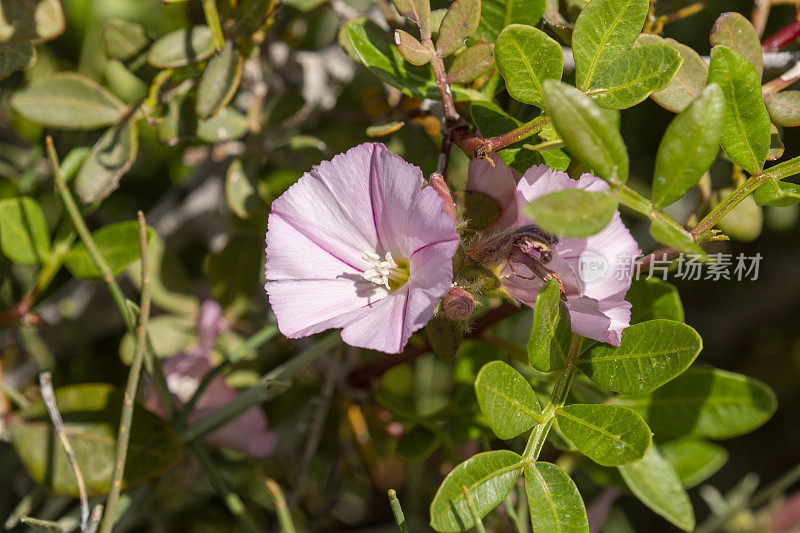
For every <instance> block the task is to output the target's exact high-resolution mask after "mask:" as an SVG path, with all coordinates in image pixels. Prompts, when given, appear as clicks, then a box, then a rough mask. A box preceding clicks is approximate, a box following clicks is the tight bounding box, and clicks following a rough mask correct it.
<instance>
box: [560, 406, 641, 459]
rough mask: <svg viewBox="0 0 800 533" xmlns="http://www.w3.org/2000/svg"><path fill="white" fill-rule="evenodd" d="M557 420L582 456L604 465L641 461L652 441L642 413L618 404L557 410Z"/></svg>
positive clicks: (565, 407)
mask: <svg viewBox="0 0 800 533" xmlns="http://www.w3.org/2000/svg"><path fill="white" fill-rule="evenodd" d="M556 421H558V427H559V428H560V429H561V432H562V433H563V434H564V435H565V436H566V437H567V438H568V439H569V440H571V441H572V443H573V444H574V445H575V447H576V448H578V450H579V451H580V452H581V453H582V454H584V455H585V456H587V457H588V458H590V459H591V460H592V461H594V462H596V463H597V464H599V465H602V466H617V465H621V464H625V463H630V462H633V461H638V460H639V459H641V458H642V457H644V456H645V454H646V453H647V450H648V448H649V447H650V443H651V442H652V438H651V436H650V428H649V427H647V424H646V423H645V421H644V420H642V417H641V416H639V413H637V412H636V411H634V410H633V409H628V408H626V407H620V406H618V405H604V404H573V405H566V406H564V407H561V408H560V409H556Z"/></svg>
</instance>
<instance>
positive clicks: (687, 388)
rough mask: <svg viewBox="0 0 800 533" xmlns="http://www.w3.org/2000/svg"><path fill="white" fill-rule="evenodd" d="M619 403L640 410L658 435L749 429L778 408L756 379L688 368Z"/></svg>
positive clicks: (725, 435) (732, 433)
mask: <svg viewBox="0 0 800 533" xmlns="http://www.w3.org/2000/svg"><path fill="white" fill-rule="evenodd" d="M619 402H620V404H621V405H625V406H628V407H631V408H632V409H636V410H637V411H639V412H640V413H641V414H642V416H643V417H644V418H645V420H647V422H648V423H649V424H650V426H651V427H652V428H653V431H655V432H656V435H657V436H658V437H676V436H687V435H692V436H696V437H706V438H711V439H729V438H731V437H736V436H739V435H744V434H745V433H749V432H750V431H753V430H754V429H756V428H757V427H760V426H761V425H762V424H764V423H765V422H766V421H767V420H769V419H770V417H771V416H772V414H773V413H774V412H775V408H776V407H777V402H776V400H775V393H773V392H772V390H771V389H770V388H769V387H767V386H766V385H764V384H763V383H761V382H760V381H757V380H755V379H752V378H748V377H747V376H743V375H741V374H735V373H733V372H726V371H724V370H717V369H714V368H697V369H692V370H689V371H687V372H686V373H685V374H683V375H682V376H680V377H678V378H677V379H675V380H673V381H671V382H670V383H668V384H666V385H664V386H663V387H662V388H660V389H659V390H657V391H653V392H651V393H649V394H644V395H637V396H620V398H619Z"/></svg>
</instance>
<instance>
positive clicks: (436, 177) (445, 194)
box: [428, 172, 456, 220]
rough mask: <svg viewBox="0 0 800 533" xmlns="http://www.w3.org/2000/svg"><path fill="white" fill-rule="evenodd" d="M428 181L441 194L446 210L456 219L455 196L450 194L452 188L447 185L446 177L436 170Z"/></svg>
mask: <svg viewBox="0 0 800 533" xmlns="http://www.w3.org/2000/svg"><path fill="white" fill-rule="evenodd" d="M428 182H429V183H430V184H431V187H433V190H434V191H436V193H437V194H438V195H439V198H441V199H442V201H443V202H444V210H445V212H446V213H447V214H448V215H450V218H452V219H453V220H455V219H456V204H455V203H453V197H452V195H451V194H450V189H449V188H448V187H447V183H445V181H444V177H443V176H442V175H441V174H439V173H438V172H434V173H433V174H431V178H430V179H429V180H428Z"/></svg>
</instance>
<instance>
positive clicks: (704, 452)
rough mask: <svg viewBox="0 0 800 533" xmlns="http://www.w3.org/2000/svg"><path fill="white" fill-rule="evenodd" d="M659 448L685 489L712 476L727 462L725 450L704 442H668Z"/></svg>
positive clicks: (683, 440) (680, 440) (661, 444)
mask: <svg viewBox="0 0 800 533" xmlns="http://www.w3.org/2000/svg"><path fill="white" fill-rule="evenodd" d="M659 447H660V448H661V453H662V454H663V455H664V457H665V458H666V459H667V461H669V462H670V464H672V467H673V468H674V469H675V472H676V473H677V474H678V477H679V478H680V479H681V483H683V486H684V487H686V488H687V489H690V488H692V487H696V486H697V485H699V484H700V483H702V482H703V481H705V480H707V479H708V478H710V477H711V476H713V475H714V474H715V473H717V471H719V469H720V468H722V466H723V465H724V464H725V463H726V462H727V461H728V452H727V451H726V450H725V448H723V447H722V446H720V445H719V444H715V443H713V442H707V441H704V440H695V439H678V440H670V441H667V442H663V443H660V444H659Z"/></svg>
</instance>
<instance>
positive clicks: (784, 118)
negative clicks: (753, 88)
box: [764, 91, 800, 128]
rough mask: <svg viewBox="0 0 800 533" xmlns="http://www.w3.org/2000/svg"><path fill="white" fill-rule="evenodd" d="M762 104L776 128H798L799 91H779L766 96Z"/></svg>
mask: <svg viewBox="0 0 800 533" xmlns="http://www.w3.org/2000/svg"><path fill="white" fill-rule="evenodd" d="M764 102H765V103H766V104H767V111H768V112H769V116H770V118H771V119H772V121H773V122H774V123H775V124H777V125H778V126H784V127H786V128H793V127H795V126H800V91H781V92H779V93H772V94H769V95H766V96H765V98H764Z"/></svg>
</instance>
